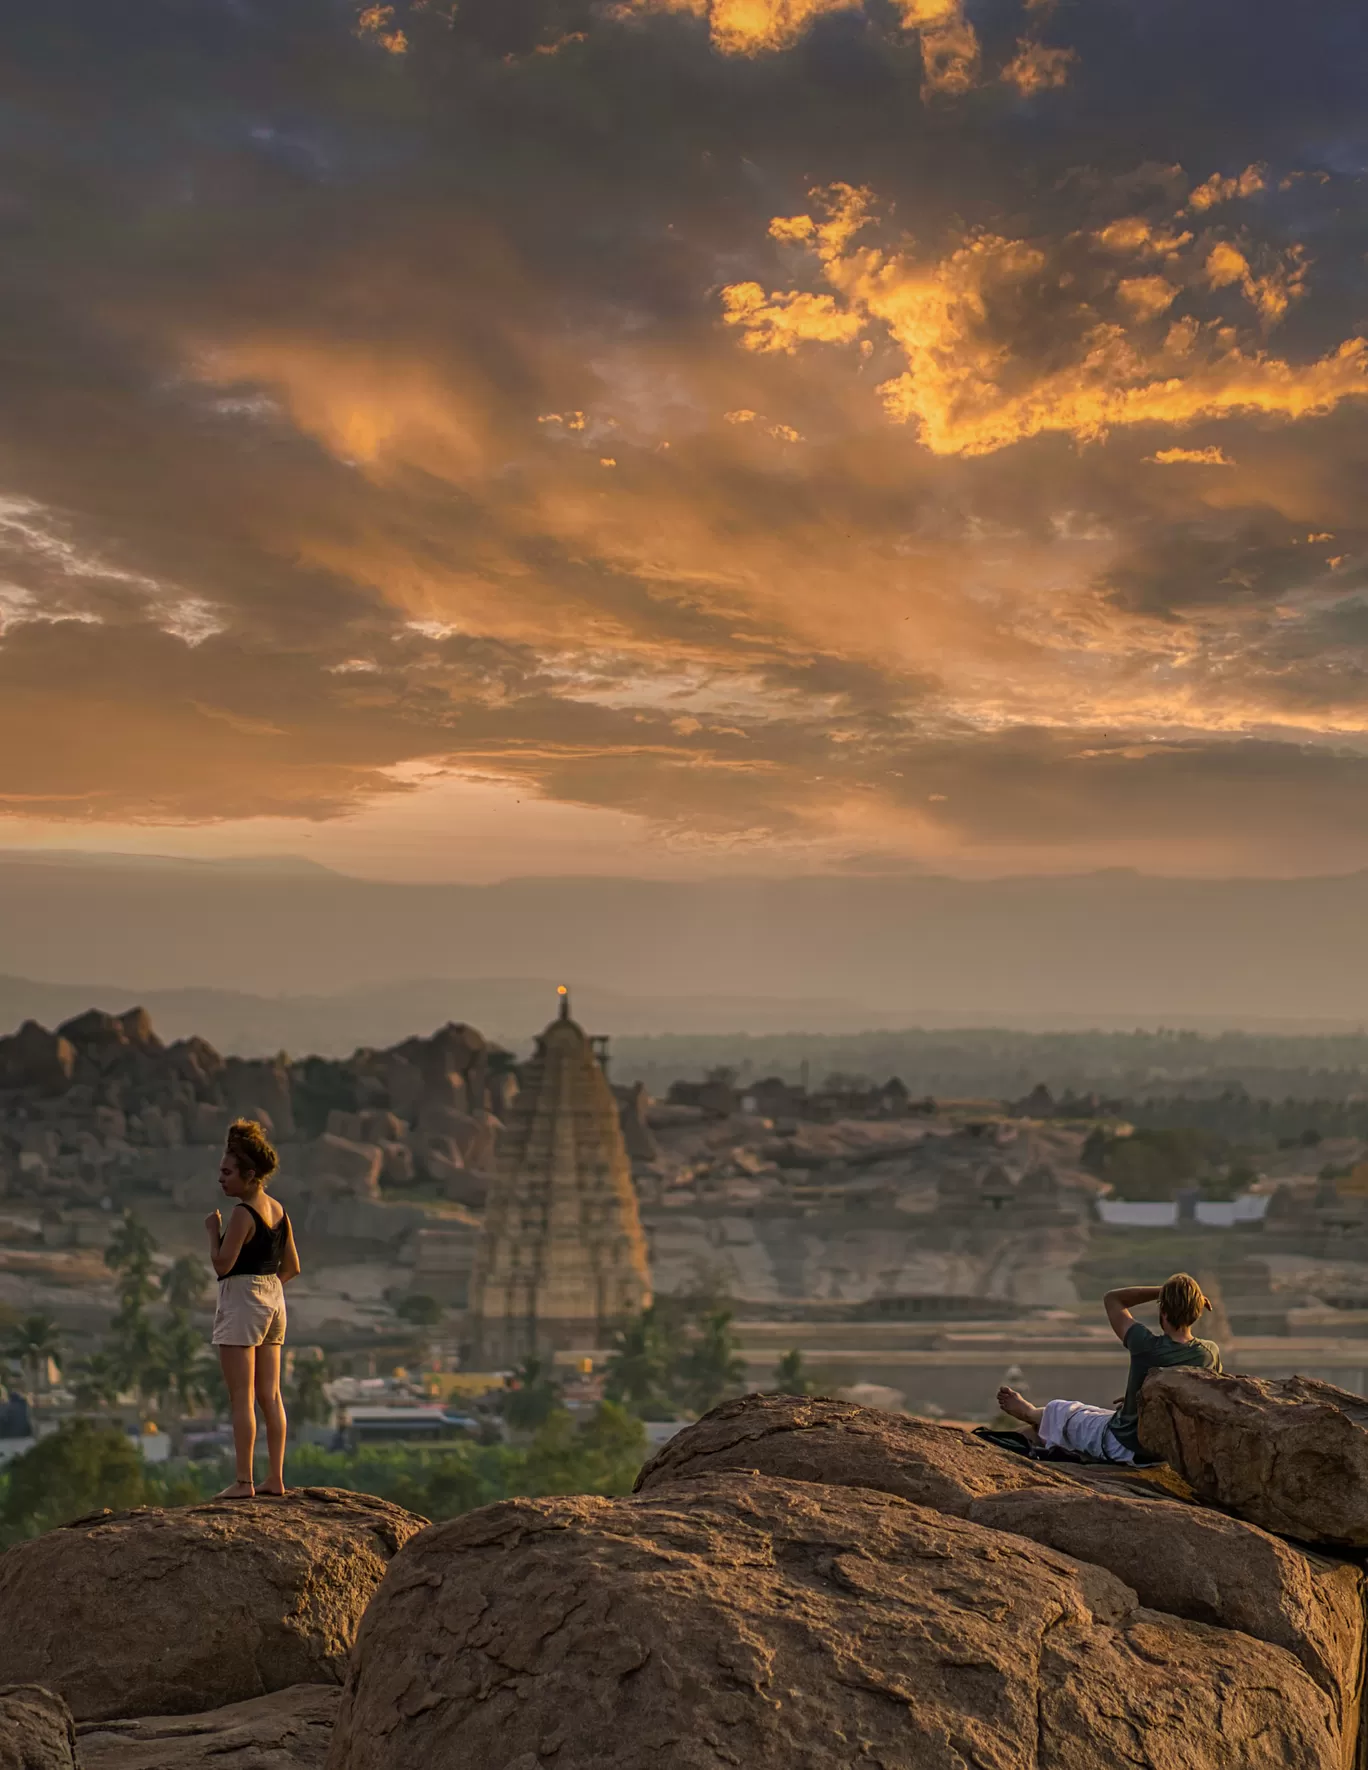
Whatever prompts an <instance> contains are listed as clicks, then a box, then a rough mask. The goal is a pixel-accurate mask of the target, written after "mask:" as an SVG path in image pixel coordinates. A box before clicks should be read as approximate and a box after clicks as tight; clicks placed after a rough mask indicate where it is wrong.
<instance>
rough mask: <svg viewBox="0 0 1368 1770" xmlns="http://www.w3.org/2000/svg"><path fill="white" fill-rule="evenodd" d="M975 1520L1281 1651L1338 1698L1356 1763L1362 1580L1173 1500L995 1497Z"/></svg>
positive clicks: (973, 1514)
mask: <svg viewBox="0 0 1368 1770" xmlns="http://www.w3.org/2000/svg"><path fill="white" fill-rule="evenodd" d="M969 1516H970V1518H972V1519H973V1520H974V1522H975V1523H977V1524H984V1525H988V1526H989V1527H990V1528H992V1529H994V1530H1009V1531H1013V1532H1015V1533H1017V1534H1018V1535H1020V1536H1025V1537H1029V1538H1030V1539H1031V1540H1032V1542H1037V1543H1043V1544H1045V1545H1046V1546H1048V1547H1049V1548H1052V1549H1060V1550H1062V1551H1063V1553H1064V1554H1066V1555H1073V1556H1074V1557H1076V1558H1077V1559H1078V1560H1080V1561H1088V1562H1091V1563H1092V1564H1093V1565H1094V1566H1096V1567H1105V1568H1106V1569H1107V1570H1108V1571H1109V1572H1110V1573H1114V1574H1115V1575H1116V1576H1117V1578H1118V1579H1120V1580H1122V1581H1123V1582H1124V1583H1125V1584H1126V1585H1128V1586H1130V1587H1131V1588H1132V1589H1133V1590H1134V1591H1135V1593H1136V1594H1137V1596H1138V1597H1139V1600H1140V1602H1141V1603H1142V1604H1144V1605H1146V1606H1148V1608H1149V1609H1151V1610H1162V1611H1165V1612H1167V1613H1168V1614H1169V1615H1171V1616H1181V1617H1187V1618H1188V1619H1189V1620H1191V1621H1193V1622H1204V1623H1213V1624H1216V1625H1217V1626H1219V1627H1221V1628H1224V1629H1239V1630H1241V1631H1242V1632H1243V1633H1244V1634H1246V1635H1252V1636H1253V1637H1254V1639H1255V1640H1257V1641H1268V1642H1272V1643H1273V1644H1275V1645H1276V1646H1279V1647H1285V1648H1286V1649H1287V1650H1288V1652H1289V1653H1293V1654H1295V1655H1296V1657H1297V1658H1298V1659H1299V1660H1300V1661H1301V1663H1302V1665H1303V1666H1305V1668H1306V1670H1307V1671H1308V1672H1309V1673H1310V1675H1311V1676H1312V1678H1314V1679H1315V1681H1316V1683H1317V1684H1319V1685H1320V1687H1321V1689H1322V1690H1324V1691H1325V1692H1326V1694H1327V1695H1328V1696H1329V1697H1330V1698H1331V1700H1332V1702H1333V1703H1334V1705H1335V1711H1336V1715H1337V1717H1338V1720H1339V1726H1340V1731H1341V1735H1342V1737H1343V1738H1344V1739H1345V1740H1346V1741H1347V1742H1348V1744H1349V1745H1350V1746H1351V1747H1352V1748H1354V1749H1353V1751H1351V1754H1350V1756H1349V1757H1348V1758H1347V1759H1346V1763H1347V1764H1348V1765H1351V1766H1352V1765H1353V1764H1354V1762H1355V1754H1356V1745H1357V1736H1358V1723H1359V1708H1360V1702H1361V1696H1362V1679H1363V1663H1364V1578H1363V1574H1362V1572H1361V1571H1360V1569H1359V1568H1357V1567H1355V1566H1352V1565H1351V1564H1350V1563H1348V1562H1335V1561H1327V1560H1325V1559H1323V1558H1322V1557H1320V1556H1310V1555H1305V1554H1303V1553H1301V1551H1300V1550H1298V1549H1294V1548H1293V1547H1292V1546H1291V1545H1290V1544H1288V1543H1284V1542H1282V1541H1280V1540H1279V1539H1278V1538H1277V1537H1274V1536H1270V1535H1269V1534H1268V1532H1267V1531H1263V1530H1260V1529H1258V1528H1257V1527H1256V1526H1255V1525H1252V1524H1243V1523H1241V1522H1240V1520H1239V1519H1237V1518H1227V1517H1226V1516H1225V1515H1224V1514H1223V1513H1220V1512H1207V1511H1203V1510H1202V1509H1201V1508H1200V1507H1198V1506H1185V1505H1179V1504H1176V1503H1175V1502H1174V1501H1172V1500H1147V1499H1134V1498H1124V1499H1123V1498H1120V1497H1118V1496H1116V1495H1113V1494H1106V1493H1088V1492H1084V1491H1077V1490H1076V1491H1074V1492H1072V1493H1068V1492H1065V1493H1056V1492H1040V1491H1037V1492H1029V1491H1017V1492H1015V1493H999V1494H990V1495H988V1496H987V1497H986V1498H984V1499H981V1500H977V1501H975V1503H974V1505H973V1506H972V1507H971V1508H970V1512H969Z"/></svg>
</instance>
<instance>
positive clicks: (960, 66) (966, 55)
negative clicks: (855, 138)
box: [613, 0, 1069, 94]
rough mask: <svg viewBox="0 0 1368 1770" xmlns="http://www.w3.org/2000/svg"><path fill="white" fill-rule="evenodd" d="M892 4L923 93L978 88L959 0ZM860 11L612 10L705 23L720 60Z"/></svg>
mask: <svg viewBox="0 0 1368 1770" xmlns="http://www.w3.org/2000/svg"><path fill="white" fill-rule="evenodd" d="M892 4H893V9H894V11H895V12H896V14H897V17H898V20H899V22H900V23H901V25H902V27H903V29H904V30H908V31H917V32H919V33H920V35H921V49H922V67H923V81H922V91H923V93H924V94H929V93H949V94H954V93H960V92H967V91H969V90H970V89H971V88H972V87H974V86H976V85H977V84H978V81H979V40H978V34H977V32H976V31H975V30H974V27H973V26H972V25H971V24H970V23H969V21H968V19H966V18H965V16H964V7H963V3H962V0H892ZM863 6H864V0H618V4H617V5H616V6H615V7H614V9H613V11H614V16H616V17H618V18H631V17H635V16H639V15H641V14H643V13H681V14H684V15H686V16H689V17H692V18H699V19H706V20H707V23H708V28H709V33H710V35H711V37H712V41H713V45H714V47H715V48H716V49H718V50H720V51H721V53H722V54H723V55H764V54H773V53H774V52H776V51H777V50H781V49H791V48H792V47H793V45H794V44H795V43H797V42H798V40H799V39H800V38H801V37H802V36H803V34H804V32H806V31H807V30H808V29H809V27H810V26H811V25H813V24H814V23H815V22H816V21H817V20H818V19H819V18H825V17H827V16H828V15H829V14H831V13H836V12H853V11H859V10H862V9H863ZM1045 53H1046V55H1047V56H1048V55H1050V54H1051V53H1053V52H1050V51H1046V52H1045ZM1058 53H1060V54H1063V55H1065V56H1068V54H1069V52H1068V51H1061V52H1058ZM1043 65H1044V64H1042V66H1043ZM1059 83H1060V82H1059V81H1058V80H1055V79H1049V80H1043V81H1042V84H1049V85H1058V84H1059Z"/></svg>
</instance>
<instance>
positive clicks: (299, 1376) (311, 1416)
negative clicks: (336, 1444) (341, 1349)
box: [290, 1355, 332, 1426]
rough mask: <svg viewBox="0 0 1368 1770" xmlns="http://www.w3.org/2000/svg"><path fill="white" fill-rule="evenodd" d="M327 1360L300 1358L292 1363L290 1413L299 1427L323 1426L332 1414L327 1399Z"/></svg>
mask: <svg viewBox="0 0 1368 1770" xmlns="http://www.w3.org/2000/svg"><path fill="white" fill-rule="evenodd" d="M328 1381H329V1376H328V1364H327V1360H326V1359H323V1358H300V1357H298V1355H296V1357H295V1361H294V1381H293V1382H292V1384H291V1386H290V1412H291V1414H292V1415H293V1416H294V1418H295V1419H297V1420H298V1421H299V1422H300V1424H301V1425H319V1426H321V1425H325V1424H326V1423H327V1421H328V1419H329V1417H330V1415H331V1413H332V1403H331V1402H330V1401H329V1399H328V1391H327V1384H328Z"/></svg>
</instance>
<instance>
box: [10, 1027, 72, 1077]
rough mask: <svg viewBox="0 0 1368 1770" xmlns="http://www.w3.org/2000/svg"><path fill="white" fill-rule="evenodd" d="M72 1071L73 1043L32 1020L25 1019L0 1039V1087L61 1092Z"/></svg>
mask: <svg viewBox="0 0 1368 1770" xmlns="http://www.w3.org/2000/svg"><path fill="white" fill-rule="evenodd" d="M75 1071H76V1048H75V1046H74V1045H72V1044H71V1043H70V1041H69V1040H67V1039H64V1038H63V1037H62V1035H61V1034H60V1033H54V1032H49V1031H48V1030H47V1028H46V1027H45V1026H39V1024H38V1022H37V1021H36V1020H26V1021H25V1022H24V1024H23V1025H22V1026H21V1027H20V1028H19V1030H18V1032H17V1033H12V1034H11V1035H10V1036H9V1037H8V1038H5V1039H0V1088H31V1089H32V1090H33V1091H34V1092H35V1093H38V1094H63V1093H65V1092H66V1089H67V1087H68V1085H69V1083H70V1081H71V1078H72V1076H73V1075H74V1074H75Z"/></svg>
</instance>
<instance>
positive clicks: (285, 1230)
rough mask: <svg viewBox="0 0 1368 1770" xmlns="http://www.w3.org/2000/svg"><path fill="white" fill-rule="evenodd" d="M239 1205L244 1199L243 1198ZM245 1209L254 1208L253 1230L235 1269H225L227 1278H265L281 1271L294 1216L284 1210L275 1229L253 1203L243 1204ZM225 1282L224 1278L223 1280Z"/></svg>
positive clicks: (236, 1262)
mask: <svg viewBox="0 0 1368 1770" xmlns="http://www.w3.org/2000/svg"><path fill="white" fill-rule="evenodd" d="M238 1202H239V1204H242V1200H241V1199H239V1201H238ZM242 1208H243V1210H244V1211H251V1212H252V1216H253V1218H254V1220H255V1221H254V1223H253V1227H252V1233H251V1234H250V1235H249V1236H248V1237H247V1240H246V1241H245V1242H244V1243H243V1244H242V1252H241V1253H240V1254H239V1255H238V1257H237V1259H236V1260H234V1262H233V1270H232V1271H231V1272H225V1273H224V1274H223V1277H224V1278H265V1277H269V1276H270V1274H272V1273H276V1272H279V1271H280V1262H281V1259H282V1258H283V1256H284V1253H285V1245H286V1243H287V1241H288V1240H289V1235H290V1219H289V1217H288V1216H287V1215H286V1213H285V1212H284V1211H282V1212H281V1213H280V1221H279V1223H277V1224H276V1226H275V1228H274V1229H272V1228H271V1226H270V1224H269V1223H267V1222H266V1221H265V1220H264V1219H263V1218H261V1217H259V1216H258V1215H257V1213H256V1212H255V1211H252V1207H251V1206H250V1205H249V1204H242ZM219 1282H220V1283H222V1279H221V1280H220V1281H219Z"/></svg>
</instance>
